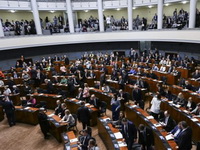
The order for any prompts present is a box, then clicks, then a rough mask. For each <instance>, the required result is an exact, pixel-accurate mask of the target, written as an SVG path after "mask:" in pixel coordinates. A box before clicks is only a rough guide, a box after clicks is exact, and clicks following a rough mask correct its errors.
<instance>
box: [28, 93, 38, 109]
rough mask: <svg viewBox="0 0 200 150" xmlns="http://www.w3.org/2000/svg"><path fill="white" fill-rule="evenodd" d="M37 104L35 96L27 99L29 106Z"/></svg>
mask: <svg viewBox="0 0 200 150" xmlns="http://www.w3.org/2000/svg"><path fill="white" fill-rule="evenodd" d="M35 105H36V99H35V98H34V97H33V96H30V99H29V100H28V101H27V106H30V107H34V106H35Z"/></svg>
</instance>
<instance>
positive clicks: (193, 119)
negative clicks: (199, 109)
mask: <svg viewBox="0 0 200 150" xmlns="http://www.w3.org/2000/svg"><path fill="white" fill-rule="evenodd" d="M191 120H192V121H194V122H198V121H199V120H198V119H197V118H192V119H191Z"/></svg>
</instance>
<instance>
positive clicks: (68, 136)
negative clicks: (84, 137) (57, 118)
mask: <svg viewBox="0 0 200 150" xmlns="http://www.w3.org/2000/svg"><path fill="white" fill-rule="evenodd" d="M62 138H63V141H64V150H68V149H70V150H78V145H77V143H78V142H71V141H70V140H72V139H75V138H77V137H76V136H75V134H74V132H73V131H69V132H65V133H63V134H62Z"/></svg>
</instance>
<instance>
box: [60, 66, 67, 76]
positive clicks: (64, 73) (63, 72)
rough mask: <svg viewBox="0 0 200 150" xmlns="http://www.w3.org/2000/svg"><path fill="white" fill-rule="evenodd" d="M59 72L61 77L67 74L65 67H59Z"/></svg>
mask: <svg viewBox="0 0 200 150" xmlns="http://www.w3.org/2000/svg"><path fill="white" fill-rule="evenodd" d="M60 71H61V75H64V76H65V75H66V73H67V69H66V67H65V66H64V65H62V66H61V67H60Z"/></svg>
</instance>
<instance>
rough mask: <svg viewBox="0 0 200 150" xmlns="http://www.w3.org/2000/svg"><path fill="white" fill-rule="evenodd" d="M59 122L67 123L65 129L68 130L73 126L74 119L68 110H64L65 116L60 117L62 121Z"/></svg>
mask: <svg viewBox="0 0 200 150" xmlns="http://www.w3.org/2000/svg"><path fill="white" fill-rule="evenodd" d="M59 122H63V123H67V124H68V125H67V128H70V127H71V126H73V125H74V124H75V119H74V117H73V116H72V114H71V113H70V111H69V110H68V109H66V110H65V115H64V116H63V117H62V119H61V120H60V121H59Z"/></svg>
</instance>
